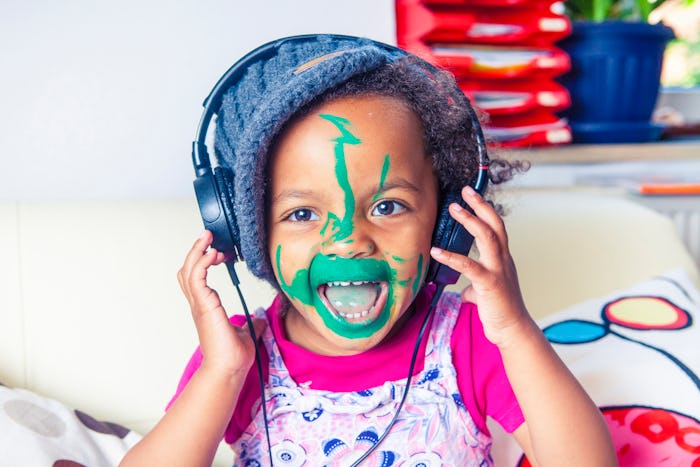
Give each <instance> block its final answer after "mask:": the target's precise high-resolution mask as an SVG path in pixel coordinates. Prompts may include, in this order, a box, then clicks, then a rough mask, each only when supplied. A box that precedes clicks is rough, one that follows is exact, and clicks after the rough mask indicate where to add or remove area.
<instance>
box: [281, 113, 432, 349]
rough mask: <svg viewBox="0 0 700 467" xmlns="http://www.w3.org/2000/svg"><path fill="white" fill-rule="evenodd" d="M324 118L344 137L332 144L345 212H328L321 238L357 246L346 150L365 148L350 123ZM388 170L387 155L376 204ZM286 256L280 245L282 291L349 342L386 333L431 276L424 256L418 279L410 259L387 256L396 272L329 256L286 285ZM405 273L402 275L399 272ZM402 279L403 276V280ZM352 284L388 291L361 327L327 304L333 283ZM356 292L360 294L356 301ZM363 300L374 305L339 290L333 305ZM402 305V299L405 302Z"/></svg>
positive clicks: (383, 264)
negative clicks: (399, 299)
mask: <svg viewBox="0 0 700 467" xmlns="http://www.w3.org/2000/svg"><path fill="white" fill-rule="evenodd" d="M319 117H321V118H323V119H325V120H327V121H328V122H330V123H331V124H333V125H334V126H335V127H336V128H337V129H338V131H339V132H340V135H339V136H338V137H337V138H335V139H333V141H335V145H334V151H333V152H334V156H335V176H336V180H337V182H338V185H339V187H340V189H341V190H342V191H343V194H344V209H345V212H344V213H343V216H342V218H341V217H340V216H338V215H337V214H335V213H332V212H328V217H327V219H326V222H325V224H324V225H323V226H322V228H321V229H320V231H319V233H320V235H321V237H322V238H326V239H325V240H322V241H323V244H326V245H327V244H331V243H335V242H343V243H352V242H353V241H354V240H353V239H352V238H350V237H351V236H352V234H353V233H354V224H353V216H354V213H355V208H356V201H355V197H354V193H353V191H352V187H351V185H350V181H349V176H348V167H347V163H346V159H345V157H346V155H345V145H348V144H350V145H357V144H361V140H360V139H359V138H357V137H356V136H355V135H353V134H352V133H351V132H350V131H349V130H348V127H349V126H350V122H349V121H348V120H347V119H345V118H342V117H338V116H335V115H329V114H320V115H319ZM389 169H390V157H389V155H388V154H387V155H385V156H384V162H383V165H382V172H381V174H380V178H379V187H378V191H377V193H376V194H375V196H374V197H373V200H376V199H378V198H379V197H380V196H381V193H382V191H383V189H384V184H385V182H386V179H387V176H388V173H389ZM329 229H330V234H329V235H327V232H328V230H329ZM281 256H282V245H277V248H276V252H275V267H276V272H277V276H278V278H279V282H280V288H281V289H282V291H283V292H284V293H285V294H286V295H287V296H288V297H289V298H290V299H291V300H293V301H295V302H297V303H299V304H301V305H303V306H304V307H308V308H312V309H313V310H315V312H316V313H318V315H319V316H320V317H321V319H322V321H323V323H324V325H325V326H326V327H327V328H328V329H329V330H331V331H332V332H334V333H335V334H337V335H339V336H342V337H345V338H348V339H363V338H368V337H371V336H372V335H374V334H376V333H377V332H379V331H381V330H382V329H383V328H384V327H385V326H386V325H387V323H388V322H389V320H390V319H391V318H392V312H393V313H394V314H395V315H396V316H398V315H399V313H400V310H394V307H396V306H397V297H405V299H406V300H409V301H412V300H413V299H414V298H415V295H416V294H417V292H418V289H419V287H420V285H421V283H422V280H423V277H424V275H425V272H426V271H424V270H423V269H425V268H423V262H424V259H423V255H420V257H419V258H418V264H417V267H416V269H417V270H416V271H414V273H415V275H413V274H411V271H406V268H405V267H403V268H402V267H401V266H400V265H401V264H402V263H405V262H406V261H407V260H406V259H403V258H400V257H398V256H395V255H390V254H389V253H388V252H387V253H386V257H388V258H391V260H392V263H391V264H394V265H396V266H397V267H398V268H399V270H397V269H396V268H394V267H392V265H391V264H390V263H389V262H388V261H385V260H379V259H373V258H346V257H339V256H335V255H333V256H325V255H322V254H317V255H315V256H314V257H312V258H311V259H310V262H309V264H308V267H306V268H302V269H299V270H297V271H295V272H294V277H293V278H292V280H291V282H290V283H287V282H286V281H285V280H284V276H283V274H282V265H281ZM406 266H408V265H406ZM402 269H403V270H402ZM400 270H401V272H399V271H400ZM407 273H408V274H407ZM399 274H401V276H402V277H399ZM353 281H362V282H369V283H374V284H385V286H382V287H380V286H379V285H377V287H378V289H377V290H378V293H380V292H379V291H381V290H385V292H384V293H386V301H385V304H384V306H383V307H382V309H381V310H374V311H373V312H372V313H371V315H372V316H373V317H374V318H373V319H372V320H371V321H365V322H362V321H360V320H358V319H357V316H355V317H354V319H352V320H350V321H349V320H347V319H344V318H342V317H341V316H339V314H342V312H339V311H338V310H336V309H334V308H329V307H331V305H326V303H328V301H327V300H328V298H327V297H326V296H325V294H326V291H327V289H328V286H327V284H328V283H332V282H353ZM363 287H364V286H363ZM358 291H359V292H358ZM401 291H405V292H401ZM319 292H322V293H323V295H324V296H323V297H321V296H320V294H319ZM355 293H357V294H358V295H356V296H355V295H354V294H355ZM358 297H359V301H360V302H362V301H363V300H366V301H367V302H369V299H368V298H367V297H370V299H371V297H372V294H371V292H369V293H368V292H367V290H366V289H365V290H364V291H360V289H358V288H356V287H347V288H343V287H342V286H340V288H338V287H334V289H333V298H334V300H335V301H336V305H332V306H333V307H335V306H340V307H341V308H345V309H346V310H347V309H348V307H347V306H346V304H349V303H351V302H353V301H355V302H357V301H358V300H356V298H358ZM378 298H379V295H377V296H376V297H375V301H376V300H377V299H378ZM403 300H404V299H403V298H402V301H403ZM338 302H341V305H337V303H338ZM375 303H376V302H375ZM406 306H407V305H406ZM353 308H354V309H355V310H358V309H359V308H357V305H356V304H353V305H352V308H351V309H350V311H351V312H352V309H353ZM356 313H357V312H356Z"/></svg>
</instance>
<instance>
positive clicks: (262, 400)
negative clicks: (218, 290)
mask: <svg viewBox="0 0 700 467" xmlns="http://www.w3.org/2000/svg"><path fill="white" fill-rule="evenodd" d="M234 263H235V261H226V269H227V270H228V275H229V276H230V277H231V281H232V282H233V285H234V286H235V287H236V292H238V298H239V300H240V302H241V305H243V313H244V314H245V320H246V323H247V324H248V331H249V333H250V338H251V339H253V345H254V346H255V365H256V367H257V370H258V382H259V383H260V406H261V408H262V416H263V422H264V423H265V438H266V439H267V453H268V455H269V456H270V467H272V443H270V430H269V428H268V427H267V425H268V421H267V407H266V406H267V403H266V400H265V378H264V377H263V369H262V360H261V357H260V348H259V347H258V338H257V336H256V335H255V329H254V328H253V320H252V319H251V317H250V312H249V311H248V305H247V304H246V302H245V299H244V298H243V292H241V286H240V281H239V280H238V274H236V270H235V268H234Z"/></svg>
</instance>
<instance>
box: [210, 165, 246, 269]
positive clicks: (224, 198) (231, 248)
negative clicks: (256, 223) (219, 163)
mask: <svg viewBox="0 0 700 467" xmlns="http://www.w3.org/2000/svg"><path fill="white" fill-rule="evenodd" d="M214 182H215V183H216V191H217V193H218V196H219V204H220V206H221V210H222V211H223V214H224V217H225V219H226V226H227V228H226V229H225V230H224V231H223V232H215V233H214V242H213V246H214V248H216V249H217V250H218V251H221V252H222V253H224V254H225V255H226V257H227V258H228V259H229V260H233V261H238V260H239V259H240V251H241V246H240V233H239V231H238V223H237V222H236V213H235V211H234V209H233V199H234V197H233V196H234V195H233V193H234V191H233V172H232V171H231V169H228V168H226V167H216V168H214Z"/></svg>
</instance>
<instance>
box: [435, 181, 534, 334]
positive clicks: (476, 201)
mask: <svg viewBox="0 0 700 467" xmlns="http://www.w3.org/2000/svg"><path fill="white" fill-rule="evenodd" d="M462 198H463V199H464V201H465V202H466V203H467V204H468V205H469V207H470V208H471V209H472V210H473V211H474V214H472V213H470V212H469V211H468V210H466V209H464V208H462V207H461V206H460V205H458V204H457V203H452V205H450V208H449V210H450V214H451V215H452V217H453V218H454V219H455V220H456V221H457V222H459V223H460V224H462V225H463V226H464V228H466V229H467V231H469V233H470V234H472V235H473V236H474V243H475V244H476V247H477V248H478V250H479V260H478V261H477V260H474V259H471V258H469V257H467V256H465V255H461V254H458V253H453V252H450V251H447V250H442V249H440V248H436V247H433V248H432V249H431V256H432V257H433V258H434V259H435V260H436V261H439V262H440V263H443V264H446V265H447V266H449V267H451V268H452V269H454V270H455V271H458V272H460V273H461V274H463V275H464V276H465V277H466V278H467V279H469V280H470V281H471V284H470V285H469V286H468V287H467V288H465V289H464V290H463V291H462V300H463V301H465V302H466V301H470V302H473V303H476V304H477V306H478V308H479V318H480V319H481V322H482V324H483V326H484V334H485V335H486V337H487V338H488V339H489V340H490V341H491V342H492V343H494V344H496V345H497V346H499V347H502V346H504V345H507V343H508V341H509V338H510V336H513V332H519V330H520V329H522V326H523V325H532V319H531V318H530V315H529V314H528V312H527V309H526V308H525V303H524V302H523V298H522V294H521V292H520V285H519V283H518V276H517V273H516V270H515V263H514V262H513V258H512V257H511V255H510V250H509V249H508V235H507V233H506V229H505V225H504V223H503V220H502V219H501V217H500V216H499V215H498V213H496V211H495V210H494V209H493V207H491V205H489V204H488V203H487V202H486V201H484V199H483V198H482V197H481V196H479V194H478V193H476V192H475V191H474V190H473V189H472V188H471V187H465V188H464V189H463V190H462Z"/></svg>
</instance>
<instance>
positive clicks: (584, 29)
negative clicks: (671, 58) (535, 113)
mask: <svg viewBox="0 0 700 467" xmlns="http://www.w3.org/2000/svg"><path fill="white" fill-rule="evenodd" d="M673 37H674V34H673V30H672V29H671V28H669V27H668V26H665V25H663V24H654V25H651V24H647V23H641V22H623V21H604V22H602V23H592V22H585V21H574V23H573V28H572V34H571V35H570V36H569V37H567V38H566V39H564V40H562V41H561V42H559V43H558V46H559V47H561V48H562V49H563V50H564V51H566V52H567V53H568V54H569V56H570V58H571V71H569V72H568V73H566V74H565V75H564V76H562V77H561V78H560V81H561V83H562V84H563V85H564V86H565V87H566V88H567V90H568V91H569V93H570V94H571V107H570V108H569V109H567V110H566V111H564V112H563V113H562V115H563V116H565V117H567V118H568V119H569V123H570V125H571V128H572V133H573V140H574V142H575V143H576V142H579V143H624V142H645V141H653V140H656V139H658V137H659V134H660V133H661V129H662V128H661V127H660V126H658V125H653V124H652V123H651V114H652V112H653V110H654V105H655V103H656V98H657V96H658V93H659V80H660V78H661V65H662V63H663V54H664V50H665V48H666V44H667V43H668V42H669V41H670V40H671V39H672V38H673ZM621 128H624V129H625V130H624V131H619V130H620V129H621Z"/></svg>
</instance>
